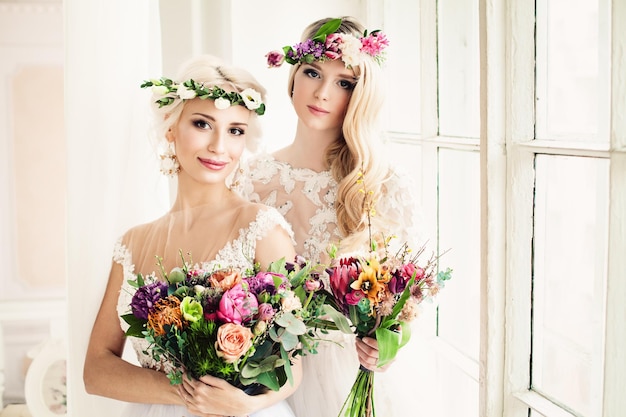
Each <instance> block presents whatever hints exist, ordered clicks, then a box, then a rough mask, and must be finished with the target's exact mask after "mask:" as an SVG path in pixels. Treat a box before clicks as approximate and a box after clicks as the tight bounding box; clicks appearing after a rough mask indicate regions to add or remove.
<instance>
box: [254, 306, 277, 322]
mask: <svg viewBox="0 0 626 417" xmlns="http://www.w3.org/2000/svg"><path fill="white" fill-rule="evenodd" d="M274 314H276V312H275V311H274V307H272V305H271V304H269V303H262V304H259V316H258V317H257V320H259V321H268V320H271V319H272V318H273V317H274Z"/></svg>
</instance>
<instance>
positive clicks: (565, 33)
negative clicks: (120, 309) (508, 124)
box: [536, 0, 609, 141]
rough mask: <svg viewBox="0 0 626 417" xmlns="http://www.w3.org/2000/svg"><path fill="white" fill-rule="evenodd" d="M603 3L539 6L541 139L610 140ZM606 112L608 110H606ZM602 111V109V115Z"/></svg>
mask: <svg viewBox="0 0 626 417" xmlns="http://www.w3.org/2000/svg"><path fill="white" fill-rule="evenodd" d="M601 1H602V0H550V1H545V2H537V3H536V4H537V52H536V54H537V60H536V66H537V77H536V80H537V92H536V100H537V126H536V128H537V132H536V136H537V138H538V139H557V140H558V139H560V140H569V141H571V140H576V141H599V140H603V141H608V135H604V134H603V135H600V133H601V132H599V130H598V127H599V126H600V123H599V122H602V125H604V124H605V123H606V122H607V121H608V119H606V117H605V116H600V117H603V119H602V120H599V115H602V114H603V113H607V114H608V108H607V107H606V106H607V105H608V104H607V103H606V102H607V100H603V99H602V98H603V97H606V91H607V90H608V82H609V80H608V77H604V76H602V77H600V75H601V74H604V72H605V71H606V70H607V66H608V65H607V63H606V62H607V61H606V59H603V58H602V57H603V56H605V52H606V51H605V49H603V48H605V47H604V46H603V45H604V44H605V43H606V44H608V35H606V32H605V31H604V30H605V28H604V27H603V26H606V25H602V27H601V25H600V21H601V15H600V13H599V3H600V2H601ZM602 109H604V110H605V111H601V110H602ZM599 110H600V111H599Z"/></svg>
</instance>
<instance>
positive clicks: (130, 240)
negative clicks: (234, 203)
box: [113, 207, 293, 372]
mask: <svg viewBox="0 0 626 417" xmlns="http://www.w3.org/2000/svg"><path fill="white" fill-rule="evenodd" d="M164 219H167V220H166V221H164ZM173 222H174V221H173V220H171V219H168V218H167V216H166V217H165V218H163V219H159V220H158V221H156V222H154V223H151V224H149V225H145V226H143V227H142V229H141V230H140V231H139V232H137V231H129V232H127V233H126V234H125V235H124V236H123V237H122V238H120V239H119V240H118V242H117V243H116V244H115V248H114V251H113V261H114V262H115V263H117V264H119V265H121V266H122V269H123V273H124V280H123V283H122V287H121V290H120V295H119V298H118V306H117V310H118V314H119V315H120V316H121V315H123V314H127V313H130V311H131V310H130V302H131V300H132V297H133V294H134V291H135V289H134V288H133V287H132V286H130V284H128V281H129V280H134V279H135V278H136V276H135V274H137V273H142V274H143V275H144V276H148V275H155V274H157V272H156V271H155V270H154V269H153V270H147V269H146V267H145V266H144V267H143V268H135V264H134V259H133V254H137V253H142V254H145V252H146V251H145V250H144V246H148V247H151V248H167V242H165V241H160V240H163V239H166V240H167V238H168V237H171V231H170V230H162V229H171V227H172V226H171V225H172V224H173ZM276 226H279V227H281V228H283V229H285V230H286V231H287V232H288V233H289V234H290V235H293V234H292V232H291V228H290V226H289V224H288V223H287V222H286V221H285V219H284V218H283V217H282V216H281V215H280V214H279V213H278V211H277V210H275V209H272V208H269V207H266V208H263V209H260V210H259V211H258V213H257V215H256V217H255V218H254V220H253V221H251V222H250V223H249V224H248V225H247V227H243V228H241V229H239V232H238V235H237V237H236V238H235V239H233V240H231V241H229V242H227V243H226V244H225V245H224V246H223V247H222V248H221V249H220V250H219V251H218V252H217V255H216V256H215V257H214V259H208V260H203V261H199V262H197V261H196V259H197V257H196V256H194V257H193V259H194V262H196V263H197V264H199V266H200V267H201V268H202V269H205V270H215V269H219V268H224V267H234V268H238V269H240V270H246V269H248V268H250V269H251V268H252V267H253V266H254V259H255V251H256V244H257V242H258V241H259V240H260V239H262V238H263V237H265V236H266V235H267V233H268V232H269V231H270V230H272V229H273V228H274V227H276ZM164 232H165V233H164ZM146 239H150V240H151V241H150V242H147V241H146ZM207 239H209V237H207ZM192 246H198V242H195V243H194V244H192ZM195 249H197V248H191V247H190V248H178V249H174V248H170V249H164V250H165V251H167V252H168V253H154V254H151V255H147V256H151V259H154V256H157V255H158V256H161V257H163V259H164V260H166V259H168V258H171V257H175V259H178V260H180V255H179V253H178V251H179V250H183V251H189V252H188V253H190V254H191V255H195V254H196V253H200V250H199V249H198V250H197V251H196V250H195ZM144 256H146V255H144ZM137 261H140V259H137ZM141 261H143V260H141ZM145 264H146V265H147V264H153V265H154V266H155V269H156V264H155V263H154V262H153V261H152V260H151V261H150V262H148V263H145ZM142 269H143V270H142ZM166 270H169V269H168V268H166ZM157 276H158V275H157ZM120 323H121V326H122V329H123V330H124V331H126V330H127V329H128V324H127V323H126V322H125V321H124V320H123V319H121V318H120ZM129 339H130V341H131V343H132V344H133V347H134V350H135V352H136V354H137V358H138V360H139V363H140V364H141V366H143V367H148V368H152V369H161V370H163V371H165V372H167V371H169V370H170V369H169V367H170V366H171V365H169V364H168V363H165V362H164V363H157V362H155V361H154V359H152V357H151V356H150V355H148V354H147V353H146V352H145V351H146V350H147V349H148V347H149V344H148V343H147V342H146V341H145V340H144V339H139V338H135V337H129Z"/></svg>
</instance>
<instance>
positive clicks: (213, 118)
mask: <svg viewBox="0 0 626 417" xmlns="http://www.w3.org/2000/svg"><path fill="white" fill-rule="evenodd" d="M191 115H192V116H202V117H206V118H207V119H209V120H211V121H213V122H215V121H216V120H215V117H213V116H211V115H210V114H205V113H199V112H194V113H191ZM230 124H231V125H233V126H248V123H245V122H232V123H230Z"/></svg>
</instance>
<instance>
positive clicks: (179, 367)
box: [122, 253, 335, 394]
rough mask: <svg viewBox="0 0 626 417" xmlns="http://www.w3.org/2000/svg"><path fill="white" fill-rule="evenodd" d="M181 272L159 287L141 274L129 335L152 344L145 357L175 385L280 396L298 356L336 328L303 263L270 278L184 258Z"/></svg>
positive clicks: (274, 270)
mask: <svg viewBox="0 0 626 417" xmlns="http://www.w3.org/2000/svg"><path fill="white" fill-rule="evenodd" d="M181 258H182V260H183V266H182V267H180V268H179V267H177V268H174V269H173V270H172V271H171V272H170V273H169V274H168V273H166V272H165V271H164V270H163V267H162V266H161V265H162V260H161V259H160V258H157V259H158V265H159V266H161V274H162V276H163V277H164V280H159V279H157V278H156V277H155V276H150V277H143V276H142V275H140V274H138V275H137V276H136V279H135V280H131V281H129V284H130V285H131V286H133V287H134V288H136V291H135V293H134V295H133V299H132V302H131V304H130V310H131V313H128V314H125V315H123V316H122V318H123V319H124V320H125V321H126V322H127V323H128V324H129V328H128V330H127V331H126V334H127V335H128V336H134V337H139V338H144V339H145V340H146V341H148V342H149V343H150V348H149V349H148V350H147V351H146V353H147V354H149V355H151V356H152V357H153V358H154V359H155V360H156V361H158V362H161V363H165V364H169V366H168V367H166V369H167V370H168V371H167V374H168V377H169V378H170V381H171V383H172V384H180V383H182V377H183V374H184V373H185V372H187V373H188V374H189V375H190V376H192V377H194V378H199V377H201V376H203V375H213V376H217V377H219V378H222V379H225V380H226V381H228V382H230V383H231V384H233V385H235V386H238V387H240V388H242V389H244V390H245V391H246V392H248V393H250V394H255V393H259V392H263V391H264V390H266V389H271V390H275V391H276V390H279V389H280V387H282V386H283V385H284V384H285V383H287V382H290V383H291V381H293V374H292V370H291V364H292V362H293V360H294V358H296V357H297V356H300V355H306V354H314V353H317V350H316V349H317V346H318V343H319V342H320V340H321V338H320V336H319V333H320V332H321V333H325V332H326V329H329V328H335V326H334V324H333V323H332V322H330V321H328V320H326V319H325V318H323V317H322V316H323V314H325V311H326V310H325V308H324V305H325V297H326V295H325V293H324V292H322V291H319V290H320V289H321V288H322V285H321V282H320V281H319V276H318V275H316V274H315V273H312V266H311V265H310V264H309V263H308V262H306V261H305V260H304V259H298V261H299V262H298V263H289V262H286V261H285V259H280V260H278V261H276V262H273V263H272V264H271V265H270V266H269V268H268V269H267V271H262V270H261V269H260V268H259V266H258V265H255V267H254V268H253V269H252V270H247V271H238V270H235V269H232V268H226V269H218V270H211V271H209V270H205V269H203V268H202V267H200V266H197V265H196V266H192V263H191V261H189V262H187V261H186V260H185V258H184V257H183V256H182V253H181Z"/></svg>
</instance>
